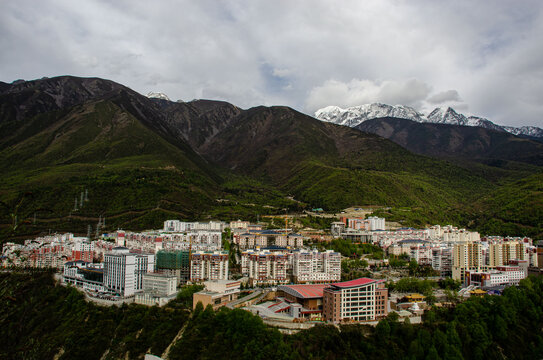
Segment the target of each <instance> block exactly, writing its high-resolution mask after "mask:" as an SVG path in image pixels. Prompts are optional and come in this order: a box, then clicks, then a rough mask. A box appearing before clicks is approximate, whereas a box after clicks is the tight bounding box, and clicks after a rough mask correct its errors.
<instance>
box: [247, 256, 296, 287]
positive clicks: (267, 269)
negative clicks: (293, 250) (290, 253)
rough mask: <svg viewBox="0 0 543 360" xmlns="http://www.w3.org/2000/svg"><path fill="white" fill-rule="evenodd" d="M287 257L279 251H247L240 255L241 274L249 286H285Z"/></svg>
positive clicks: (286, 280) (286, 281)
mask: <svg viewBox="0 0 543 360" xmlns="http://www.w3.org/2000/svg"><path fill="white" fill-rule="evenodd" d="M287 263H288V258H287V255H286V254H284V253H282V252H279V251H273V252H272V251H268V250H263V251H254V250H248V251H244V252H243V253H242V254H241V272H242V274H243V275H244V276H247V277H249V283H250V284H251V285H259V284H286V283H288V277H287Z"/></svg>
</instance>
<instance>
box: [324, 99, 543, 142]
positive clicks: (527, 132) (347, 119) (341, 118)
mask: <svg viewBox="0 0 543 360" xmlns="http://www.w3.org/2000/svg"><path fill="white" fill-rule="evenodd" d="M315 117H316V118H317V119H319V120H322V121H327V122H332V123H334V124H338V125H345V126H350V127H355V126H358V125H360V124H361V123H363V122H364V121H367V120H371V119H378V118H385V117H389V118H399V119H407V120H412V121H416V122H427V123H434V124H447V125H459V126H475V127H481V128H485V129H491V130H496V131H505V132H509V133H511V134H514V135H518V136H527V137H535V138H539V137H541V138H543V129H541V128H538V127H535V126H523V127H511V126H501V125H497V124H494V123H493V122H492V121H490V120H488V119H485V118H481V117H477V116H465V115H463V114H461V113H458V112H456V111H455V110H454V109H453V108H451V107H438V108H435V109H434V110H433V111H431V112H430V113H429V114H427V115H424V114H422V113H419V112H417V111H416V110H415V109H413V108H410V107H408V106H402V105H395V106H392V105H386V104H379V103H374V104H366V105H361V106H353V107H349V108H347V109H342V108H340V107H337V106H328V107H325V108H322V109H319V110H317V111H316V112H315Z"/></svg>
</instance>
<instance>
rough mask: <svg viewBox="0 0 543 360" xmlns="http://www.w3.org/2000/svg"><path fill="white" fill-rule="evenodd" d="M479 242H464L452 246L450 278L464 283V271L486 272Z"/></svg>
mask: <svg viewBox="0 0 543 360" xmlns="http://www.w3.org/2000/svg"><path fill="white" fill-rule="evenodd" d="M483 260H484V258H483V247H482V244H481V243H480V242H478V241H477V242H474V241H466V242H462V243H458V244H455V245H454V248H453V266H452V278H453V279H455V280H460V281H462V282H464V276H465V273H466V271H486V270H487V266H486V264H485V263H484V261H483Z"/></svg>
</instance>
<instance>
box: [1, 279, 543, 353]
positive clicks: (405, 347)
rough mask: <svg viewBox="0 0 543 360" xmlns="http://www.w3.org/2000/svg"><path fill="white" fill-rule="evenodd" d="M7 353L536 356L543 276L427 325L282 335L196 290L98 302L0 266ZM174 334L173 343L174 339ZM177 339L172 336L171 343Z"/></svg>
mask: <svg viewBox="0 0 543 360" xmlns="http://www.w3.org/2000/svg"><path fill="white" fill-rule="evenodd" d="M0 285H1V286H0V302H1V306H0V336H2V339H4V341H2V343H1V344H0V357H1V358H6V359H52V358H54V357H55V356H56V357H55V358H57V359H74V358H84V359H142V358H143V355H144V354H146V353H152V354H155V355H159V356H161V355H165V354H164V353H165V352H166V349H167V348H168V347H169V346H170V344H171V345H172V346H171V347H170V350H169V352H168V358H169V359H211V358H213V359H231V358H238V359H308V358H310V359H353V358H355V359H485V358H486V359H537V358H538V357H539V356H540V355H541V354H542V353H543V331H542V328H541V322H542V321H543V310H542V309H543V295H542V294H543V278H541V277H533V278H532V277H531V278H528V279H525V280H522V281H521V283H520V286H519V287H518V288H516V287H510V288H507V289H506V290H505V292H504V294H503V296H485V297H483V298H470V299H469V300H467V301H466V302H464V303H461V304H459V305H457V306H456V308H454V309H434V310H432V311H430V312H429V313H427V314H426V315H425V322H424V324H422V325H412V324H410V323H409V322H398V321H397V318H396V317H394V316H393V315H391V316H389V317H388V318H387V319H386V320H383V321H381V322H380V323H379V325H377V326H376V327H371V326H366V325H361V324H356V325H341V326H339V327H335V326H331V325H317V326H315V327H314V328H312V329H310V330H305V331H301V332H299V333H297V334H295V335H282V334H281V333H280V332H279V331H277V330H276V329H273V328H269V327H267V326H266V325H264V324H263V322H262V320H261V319H260V318H259V317H256V316H253V315H252V314H250V313H249V312H247V311H245V310H239V309H238V310H229V309H227V308H221V309H220V310H219V311H217V312H214V311H213V310H212V309H211V307H208V308H206V309H203V308H202V307H201V306H199V307H197V308H196V309H195V311H194V312H192V313H190V312H189V311H188V310H187V305H190V295H191V290H195V289H188V291H186V292H182V293H181V295H180V296H179V298H178V299H177V300H175V301H173V302H171V303H169V304H168V305H167V306H165V307H164V308H158V307H145V306H139V305H134V304H132V305H128V306H127V305H123V306H122V307H120V308H117V307H115V306H113V307H101V306H96V305H93V304H91V303H88V302H86V301H85V299H84V297H83V295H82V294H80V293H79V292H78V291H77V290H75V289H73V288H65V287H62V286H60V285H57V284H55V283H54V281H53V280H52V278H51V275H50V274H48V273H31V274H29V273H1V274H0ZM174 339H175V341H174ZM172 342H173V343H172Z"/></svg>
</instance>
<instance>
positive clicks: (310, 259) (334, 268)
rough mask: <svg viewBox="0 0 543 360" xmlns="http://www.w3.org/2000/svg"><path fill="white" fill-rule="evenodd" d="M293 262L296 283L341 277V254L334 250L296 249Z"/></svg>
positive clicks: (320, 281) (330, 280) (336, 279)
mask: <svg viewBox="0 0 543 360" xmlns="http://www.w3.org/2000/svg"><path fill="white" fill-rule="evenodd" d="M291 262H292V276H293V279H294V282H295V283H308V282H310V283H325V282H326V283H329V282H334V281H339V280H340V279H341V254H340V253H337V252H334V251H333V250H327V251H325V252H319V251H317V250H313V251H307V250H302V251H294V252H293V253H292V256H291Z"/></svg>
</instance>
